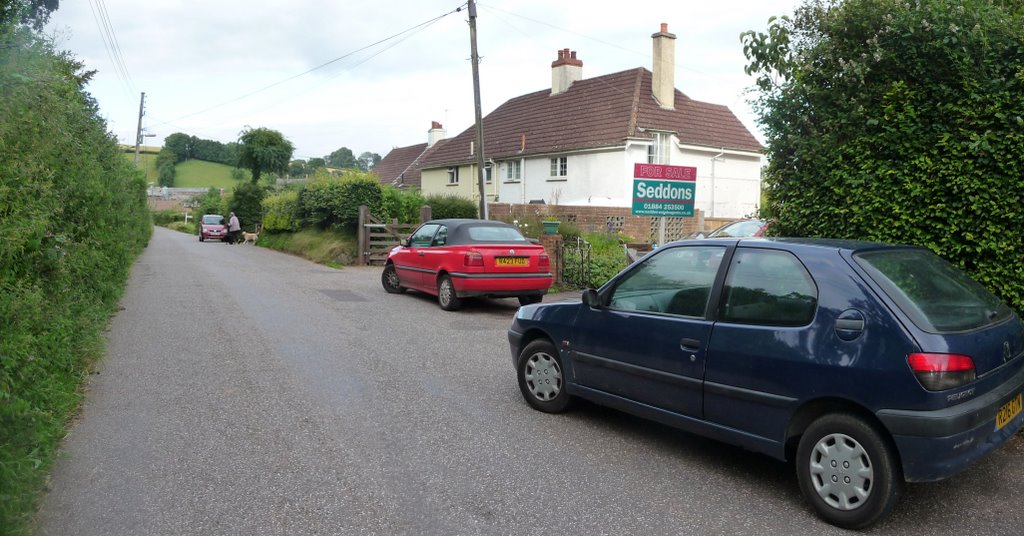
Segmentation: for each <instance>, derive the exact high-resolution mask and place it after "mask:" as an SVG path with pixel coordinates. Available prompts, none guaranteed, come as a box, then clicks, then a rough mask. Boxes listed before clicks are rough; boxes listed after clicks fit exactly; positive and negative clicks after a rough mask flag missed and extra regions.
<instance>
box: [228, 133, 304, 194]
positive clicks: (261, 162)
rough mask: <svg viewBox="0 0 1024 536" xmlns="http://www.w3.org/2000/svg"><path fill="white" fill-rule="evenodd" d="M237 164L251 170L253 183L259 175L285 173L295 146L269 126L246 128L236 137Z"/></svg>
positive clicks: (256, 181)
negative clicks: (237, 144)
mask: <svg viewBox="0 0 1024 536" xmlns="http://www.w3.org/2000/svg"><path fill="white" fill-rule="evenodd" d="M238 142H239V146H238V166H239V167H243V168H246V169H248V170H249V171H252V182H253V184H256V183H259V181H260V175H261V174H262V173H263V172H264V171H266V172H270V173H287V172H288V164H289V163H290V162H291V159H292V153H294V152H295V147H294V146H293V145H292V143H291V142H290V141H288V140H287V139H285V137H284V135H283V134H281V133H280V132H278V131H276V130H271V129H269V128H246V129H245V130H243V131H242V133H241V135H239V138H238Z"/></svg>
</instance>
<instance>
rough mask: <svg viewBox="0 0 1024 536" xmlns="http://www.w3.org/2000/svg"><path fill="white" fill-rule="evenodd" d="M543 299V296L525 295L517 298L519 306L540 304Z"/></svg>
mask: <svg viewBox="0 0 1024 536" xmlns="http://www.w3.org/2000/svg"><path fill="white" fill-rule="evenodd" d="M543 299H544V295H543V294H526V295H523V296H519V305H530V304H531V303H540V302H541V300H543Z"/></svg>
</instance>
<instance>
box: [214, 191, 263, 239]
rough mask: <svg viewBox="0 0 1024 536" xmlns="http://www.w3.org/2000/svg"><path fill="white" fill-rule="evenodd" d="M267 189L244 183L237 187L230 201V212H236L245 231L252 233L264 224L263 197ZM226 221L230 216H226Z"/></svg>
mask: <svg viewBox="0 0 1024 536" xmlns="http://www.w3.org/2000/svg"><path fill="white" fill-rule="evenodd" d="M264 195H266V188H265V187H264V186H263V185H262V184H253V183H252V182H244V183H242V184H239V185H238V186H235V191H234V193H233V194H232V195H231V199H230V200H229V201H228V212H234V213H235V216H237V217H238V221H239V223H241V225H242V229H243V230H247V231H252V230H254V229H255V228H256V224H258V223H262V222H263V196H264ZM224 217H225V219H227V218H228V214H224Z"/></svg>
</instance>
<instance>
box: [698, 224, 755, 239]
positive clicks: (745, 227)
mask: <svg viewBox="0 0 1024 536" xmlns="http://www.w3.org/2000/svg"><path fill="white" fill-rule="evenodd" d="M763 225H764V222H763V221H761V220H747V221H740V222H736V223H730V224H729V225H726V226H724V227H719V228H718V229H715V230H714V231H711V234H709V235H708V238H746V237H750V236H755V235H757V232H758V231H760V230H761V227H762V226H763Z"/></svg>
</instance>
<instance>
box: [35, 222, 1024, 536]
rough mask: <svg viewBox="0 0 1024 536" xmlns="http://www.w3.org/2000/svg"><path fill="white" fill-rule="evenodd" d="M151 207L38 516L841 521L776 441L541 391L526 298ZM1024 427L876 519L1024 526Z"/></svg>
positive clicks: (258, 523)
mask: <svg viewBox="0 0 1024 536" xmlns="http://www.w3.org/2000/svg"><path fill="white" fill-rule="evenodd" d="M379 279H380V268H344V269H341V270H336V269H331V268H326V267H323V266H319V265H316V264H312V263H310V262H307V261H305V260H302V259H299V258H296V257H292V256H289V255H285V254H281V253H276V252H273V251H269V250H267V249H263V248H257V247H253V246H245V245H236V246H228V245H223V244H220V243H211V242H206V243H200V242H198V240H197V239H196V237H194V236H188V235H184V234H179V233H175V232H172V231H168V230H166V229H162V228H158V229H156V231H155V233H154V237H153V240H152V242H151V243H150V245H149V247H148V248H147V250H146V251H145V253H144V254H143V255H142V257H141V258H140V259H139V261H138V262H137V264H136V265H135V267H134V270H133V272H132V277H131V281H130V283H129V287H128V289H127V291H126V293H125V296H124V298H123V300H122V305H123V308H124V309H123V310H122V311H121V312H120V313H119V314H118V315H117V316H116V317H115V318H114V320H113V322H112V324H111V326H110V332H109V336H108V341H109V342H108V355H107V357H106V359H105V360H103V361H102V362H101V363H100V364H99V366H98V367H97V370H96V372H95V373H94V374H93V375H92V376H91V377H90V378H89V381H88V384H87V389H88V390H87V396H86V402H85V404H84V407H83V409H82V412H81V415H80V417H79V418H78V420H77V421H76V422H75V423H74V424H73V426H72V427H71V428H70V433H69V436H68V438H67V439H66V440H65V443H64V446H63V450H62V456H61V459H60V460H59V461H58V463H57V464H56V466H55V468H54V471H53V476H52V479H51V482H50V485H49V492H48V493H47V495H46V497H45V498H44V501H43V504H42V509H41V511H40V513H39V516H38V523H37V528H38V532H39V533H40V534H75V535H108V534H537V533H548V534H563V533H564V534H587V535H591V534H615V535H622V534H839V533H842V532H843V531H840V530H838V529H835V528H833V527H831V526H829V525H826V524H823V523H821V522H820V521H818V520H817V519H816V518H815V517H814V516H813V514H812V513H811V512H810V510H809V509H808V507H807V506H805V504H804V502H803V500H802V499H801V497H800V495H799V491H798V488H797V483H796V478H795V476H794V473H793V469H792V467H790V466H787V465H786V464H783V463H778V462H775V461H773V460H771V459H769V458H766V457H764V456H760V455H756V454H751V453H748V452H745V451H742V450H740V449H736V448H732V447H729V446H726V445H723V444H721V443H717V442H714V441H710V440H706V439H702V438H699V437H696V436H692V435H689V434H685V433H682V432H678V431H675V430H672V429H669V428H666V427H663V426H660V425H657V424H652V423H648V422H643V421H639V420H636V419H633V418H631V417H628V416H626V415H624V414H621V413H617V412H615V411H611V410H607V409H603V408H599V407H595V406H591V405H588V404H581V405H579V406H578V407H577V409H576V410H574V411H572V412H570V413H568V414H565V415H558V416H552V415H545V414H541V413H538V412H535V411H533V410H531V409H529V407H528V406H527V405H526V404H525V403H524V402H523V401H522V399H521V397H520V395H519V392H518V389H517V388H516V383H515V375H514V372H513V369H512V365H511V359H510V356H509V351H508V344H507V341H506V339H505V329H506V328H507V327H508V324H509V322H510V319H511V317H512V315H513V314H514V313H515V310H516V307H517V305H518V304H517V302H516V301H515V300H490V301H481V302H475V303H469V304H467V306H466V307H465V309H464V310H463V311H460V312H456V313H446V312H443V311H441V310H440V309H439V308H438V306H437V304H436V301H435V300H434V299H432V298H430V297H427V296H424V295H416V294H413V293H409V294H406V295H390V294H387V293H385V292H384V291H383V290H382V289H381V287H380V282H379ZM1022 454H1024V444H1022V441H1021V440H1020V439H1019V438H1018V439H1015V440H1014V441H1012V442H1011V443H1010V444H1008V445H1007V446H1005V447H1004V448H1002V449H1000V450H999V451H997V452H996V453H995V454H994V455H992V456H990V457H988V458H987V459H985V460H983V461H982V462H981V463H979V464H978V465H977V466H975V467H973V468H972V469H971V470H969V471H967V472H966V473H964V474H961V475H960V476H957V477H955V478H953V479H950V480H947V481H945V482H940V483H934V484H917V485H911V486H909V488H908V490H907V493H906V495H905V496H904V498H903V500H902V501H901V502H900V504H899V505H898V506H897V509H896V510H895V512H893V514H892V515H891V516H889V517H888V518H886V519H885V520H884V521H883V522H882V523H881V524H879V525H877V526H876V527H874V528H873V529H872V530H870V531H868V533H878V534H929V535H931V534H956V533H970V534H1019V533H1020V532H1021V530H1022V529H1021V527H1024V510H1022V509H1021V508H1019V506H1018V499H1019V498H1020V497H1021V495H1022V493H1021V492H1022V491H1024V464H1021V463H1020V460H1021V459H1022V458H1021V455H1022Z"/></svg>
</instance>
